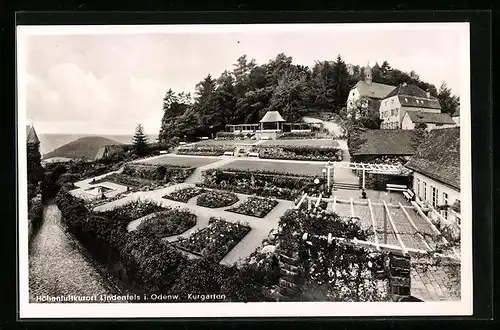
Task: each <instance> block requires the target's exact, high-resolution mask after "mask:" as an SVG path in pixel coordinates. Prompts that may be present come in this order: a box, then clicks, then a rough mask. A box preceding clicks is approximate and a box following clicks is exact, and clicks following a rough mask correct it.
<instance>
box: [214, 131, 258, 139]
mask: <svg viewBox="0 0 500 330" xmlns="http://www.w3.org/2000/svg"><path fill="white" fill-rule="evenodd" d="M253 136H255V134H253V133H246V134H243V133H237V134H234V133H231V132H218V133H217V135H216V137H217V139H218V140H248V139H251V138H252V137H253Z"/></svg>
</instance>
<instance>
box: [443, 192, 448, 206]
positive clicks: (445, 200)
mask: <svg viewBox="0 0 500 330" xmlns="http://www.w3.org/2000/svg"><path fill="white" fill-rule="evenodd" d="M443 205H448V194H447V193H445V192H444V191H443Z"/></svg>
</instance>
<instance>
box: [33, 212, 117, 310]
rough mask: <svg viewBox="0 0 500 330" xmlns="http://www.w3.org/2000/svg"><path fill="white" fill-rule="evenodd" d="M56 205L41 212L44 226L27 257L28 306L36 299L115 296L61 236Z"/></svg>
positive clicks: (59, 214) (72, 244)
mask: <svg viewBox="0 0 500 330" xmlns="http://www.w3.org/2000/svg"><path fill="white" fill-rule="evenodd" d="M60 223H61V212H60V211H59V209H58V208H57V206H56V205H55V204H52V205H49V206H47V207H46V208H45V210H44V218H43V224H42V227H41V228H40V231H39V232H38V234H37V235H36V236H35V237H34V238H33V242H32V246H31V254H30V256H29V292H30V302H36V297H37V296H42V295H49V296H67V295H84V296H90V295H94V294H95V295H101V294H116V292H114V290H113V289H111V288H110V287H109V286H108V284H107V283H106V281H105V280H104V278H103V277H102V276H101V275H100V274H99V273H98V272H97V270H96V269H95V268H94V266H93V265H92V264H91V263H90V262H89V261H88V260H87V259H86V257H85V256H83V255H82V254H81V253H80V251H79V250H78V248H77V246H76V245H75V244H76V243H75V242H73V241H72V240H71V239H70V238H69V237H68V236H67V234H66V233H65V232H64V230H63V229H62V227H61V226H60Z"/></svg>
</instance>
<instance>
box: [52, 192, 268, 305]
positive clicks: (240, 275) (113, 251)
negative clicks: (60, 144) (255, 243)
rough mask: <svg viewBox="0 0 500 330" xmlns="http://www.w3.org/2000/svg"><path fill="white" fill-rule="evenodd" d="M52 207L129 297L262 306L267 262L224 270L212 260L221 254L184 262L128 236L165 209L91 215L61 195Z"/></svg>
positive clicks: (137, 207) (171, 251)
mask: <svg viewBox="0 0 500 330" xmlns="http://www.w3.org/2000/svg"><path fill="white" fill-rule="evenodd" d="M56 203H57V205H58V207H59V209H60V210H61V213H62V216H63V217H62V223H63V225H64V226H65V227H66V230H67V231H69V232H70V233H71V234H73V235H74V236H75V237H76V238H77V239H78V240H79V241H80V243H81V244H82V246H84V247H85V248H86V250H87V251H88V252H89V254H90V255H91V256H92V257H93V258H94V260H96V261H97V262H99V263H100V264H101V265H103V266H104V268H105V269H106V271H107V273H108V274H109V275H110V276H111V277H112V279H113V280H114V281H119V282H120V283H121V284H122V286H125V287H126V289H127V291H128V292H129V293H137V294H140V295H141V294H150V293H155V294H176V295H180V296H181V299H180V300H178V301H177V302H194V301H193V300H187V298H186V297H187V296H188V294H190V293H191V294H203V295H206V294H214V293H215V294H220V293H223V294H225V295H226V297H227V300H230V301H265V300H266V298H265V297H264V296H263V295H262V287H263V286H264V285H271V284H275V281H274V282H273V279H272V278H270V276H271V274H274V273H276V271H271V270H270V268H269V266H268V263H260V264H259V265H247V266H243V267H241V268H238V267H227V266H224V265H221V264H219V263H218V262H217V261H215V260H214V258H213V257H220V253H222V252H220V251H221V250H219V254H216V255H208V256H207V257H206V258H202V259H199V260H190V259H187V258H186V257H185V256H184V255H183V254H182V253H180V252H179V251H178V250H177V249H176V248H174V247H173V246H172V245H171V244H168V243H166V242H164V241H162V240H160V239H158V238H157V237H155V236H151V235H149V234H148V233H145V232H143V231H141V230H134V231H131V232H128V230H127V225H128V223H129V222H130V221H132V220H135V219H137V218H139V217H141V216H145V215H147V214H151V213H154V212H158V211H161V210H165V209H164V208H162V207H160V206H159V205H156V204H154V203H150V202H133V203H129V204H127V205H124V206H123V207H121V208H118V209H114V210H111V211H106V212H100V213H95V212H91V211H90V210H88V209H87V208H86V207H85V205H84V203H83V201H82V200H80V199H78V198H75V197H73V196H71V195H70V194H69V193H68V192H67V191H65V190H62V191H61V192H60V193H59V194H58V196H57V198H56ZM224 246H225V248H227V246H226V245H224ZM228 251H229V250H228ZM148 302H151V301H148ZM158 302H162V301H158ZM199 302H203V300H199Z"/></svg>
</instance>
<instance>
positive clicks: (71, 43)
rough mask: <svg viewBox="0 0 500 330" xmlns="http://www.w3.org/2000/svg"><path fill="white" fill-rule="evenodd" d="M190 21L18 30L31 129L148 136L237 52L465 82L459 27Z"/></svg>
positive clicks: (260, 58) (454, 85)
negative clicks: (173, 100) (168, 107)
mask: <svg viewBox="0 0 500 330" xmlns="http://www.w3.org/2000/svg"><path fill="white" fill-rule="evenodd" d="M191 27H192V29H187V28H185V27H184V28H183V29H182V28H180V26H177V27H176V28H175V29H174V28H172V29H170V30H169V29H168V26H167V27H165V26H164V27H162V28H160V29H159V30H153V29H144V28H142V30H141V31H135V32H134V31H133V29H132V28H131V27H128V29H127V28H123V29H120V28H119V27H113V28H112V29H111V28H109V27H108V28H106V27H93V28H92V30H82V29H83V27H80V29H79V30H78V31H77V32H72V31H73V30H71V29H69V28H68V29H64V28H63V29H61V28H59V29H49V30H48V32H47V31H45V32H44V33H43V34H42V33H38V34H36V33H31V34H27V37H26V38H22V39H21V40H20V41H19V42H20V43H22V45H23V47H22V48H21V49H22V53H18V58H19V59H20V63H21V70H22V71H23V72H22V74H21V75H20V76H19V77H20V78H19V85H20V87H21V88H25V89H24V90H25V94H24V95H26V97H25V100H20V102H25V105H26V113H27V120H28V121H31V122H33V124H34V125H35V127H36V130H37V132H39V133H72V134H75V133H78V134H80V133H88V134H133V132H134V129H135V127H136V125H137V124H138V123H141V124H143V126H144V128H145V131H146V133H148V134H156V133H158V130H159V127H160V120H161V117H162V115H163V113H162V99H163V97H164V95H165V92H166V91H167V90H168V89H169V88H172V89H173V90H174V91H176V92H181V91H184V92H193V91H194V89H195V85H196V84H197V83H198V82H199V81H200V80H202V79H203V78H204V77H205V76H206V75H207V74H211V75H212V76H215V77H217V76H219V75H220V74H221V73H222V72H223V71H224V70H226V69H229V70H231V69H232V67H233V64H234V63H236V60H237V58H238V57H240V56H241V55H243V54H246V55H247V56H248V58H250V59H255V60H256V61H257V63H258V64H264V63H267V62H268V61H269V60H271V59H272V58H274V57H275V56H276V55H277V54H278V53H285V54H286V55H288V56H292V58H293V62H294V63H295V64H301V65H307V66H310V67H312V65H314V63H315V62H316V61H323V60H334V59H335V57H336V56H337V54H340V55H341V56H342V57H343V59H344V61H345V62H346V63H352V64H355V65H366V64H367V63H369V64H370V65H373V64H375V62H378V63H379V64H382V62H383V61H384V60H386V61H388V62H389V64H390V65H391V66H392V67H395V68H398V69H400V70H403V71H411V70H414V71H415V72H417V73H418V74H419V75H420V78H421V79H422V80H424V81H427V82H430V83H432V84H434V85H435V86H436V88H439V86H440V85H441V83H442V82H443V81H445V82H446V83H447V85H448V86H449V87H450V88H451V89H452V92H453V93H455V94H457V95H459V92H460V80H461V79H464V78H463V77H461V71H460V70H459V68H460V65H461V63H462V62H461V61H463V56H462V57H461V53H460V37H461V35H463V34H462V32H463V31H464V30H463V25H459V24H446V23H445V24H424V25H417V24H404V25H401V24H398V25H394V24H383V25H380V24H377V25H374V24H355V25H354V24H350V25H346V24H334V25H332V24H329V25H315V26H312V25H308V26H307V28H306V26H304V25H302V26H301V25H294V26H293V28H290V29H286V28H284V26H282V27H280V26H279V25H274V27H269V26H245V27H242V25H239V26H235V27H234V29H231V28H230V27H227V26H226V27H225V28H224V29H218V28H215V27H214V29H209V28H207V27H206V26H205V27H202V28H201V29H200V27H199V26H191ZM96 28H97V30H96ZM29 31H35V32H37V30H36V29H31V30H29ZM75 31H76V30H75ZM38 32H39V31H38ZM21 77H22V79H21ZM21 85H22V86H21Z"/></svg>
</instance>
